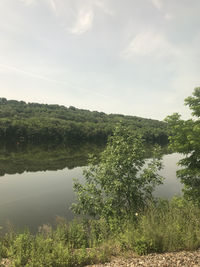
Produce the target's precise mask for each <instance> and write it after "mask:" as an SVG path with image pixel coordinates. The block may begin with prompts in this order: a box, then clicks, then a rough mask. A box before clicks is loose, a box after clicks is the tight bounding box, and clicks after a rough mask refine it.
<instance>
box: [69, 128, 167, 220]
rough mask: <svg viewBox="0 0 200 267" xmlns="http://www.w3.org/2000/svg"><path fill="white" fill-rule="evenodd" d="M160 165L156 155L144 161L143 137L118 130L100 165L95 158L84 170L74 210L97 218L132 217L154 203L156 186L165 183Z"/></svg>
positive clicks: (111, 138)
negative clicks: (160, 174)
mask: <svg viewBox="0 0 200 267" xmlns="http://www.w3.org/2000/svg"><path fill="white" fill-rule="evenodd" d="M161 166H162V165H161V161H160V160H159V159H158V158H156V157H155V156H154V157H153V159H151V160H148V161H147V160H145V150H144V144H143V142H142V139H141V138H139V137H137V136H134V135H132V134H131V133H130V132H129V131H128V130H127V129H126V128H124V127H121V126H120V127H116V129H115V131H114V134H113V136H112V137H110V139H109V141H108V144H107V147H106V149H105V150H104V151H103V152H102V154H101V156H100V160H99V162H98V164H97V161H96V159H95V158H92V159H91V162H90V165H89V168H87V169H85V171H84V176H85V179H86V182H85V184H84V185H82V184H80V183H79V182H78V181H76V182H75V184H74V190H75V192H76V193H77V203H76V204H74V205H73V206H72V209H73V210H74V211H75V212H76V213H78V214H80V213H83V214H87V215H90V216H94V217H104V218H109V217H112V218H113V217H117V218H123V217H126V216H129V217H133V216H134V214H135V212H137V211H138V210H140V209H142V208H143V207H144V206H146V205H147V204H148V202H149V201H151V200H152V192H153V190H154V188H155V186H156V185H159V184H161V183H162V177H161V176H159V175H158V173H157V172H158V170H160V169H161Z"/></svg>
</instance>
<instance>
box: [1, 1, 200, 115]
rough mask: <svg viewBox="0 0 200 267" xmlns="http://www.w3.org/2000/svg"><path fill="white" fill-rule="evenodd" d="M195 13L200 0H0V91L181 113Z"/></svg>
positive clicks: (132, 111) (121, 109) (198, 76)
mask: <svg viewBox="0 0 200 267" xmlns="http://www.w3.org/2000/svg"><path fill="white" fill-rule="evenodd" d="M199 12H200V0H0V97H6V98H8V99H17V100H24V101H26V102H39V103H55V104H62V105H65V106H75V107H78V108H84V109H90V110H98V111H103V112H106V113H122V114H129V115H136V116H141V117H147V118H155V119H164V118H165V117H166V116H167V115H170V114H171V113H173V112H180V113H181V114H183V115H184V116H187V114H188V113H187V112H188V111H187V108H186V107H184V105H183V101H184V98H185V97H187V96H189V95H191V93H192V91H193V89H194V87H197V86H200V16H199Z"/></svg>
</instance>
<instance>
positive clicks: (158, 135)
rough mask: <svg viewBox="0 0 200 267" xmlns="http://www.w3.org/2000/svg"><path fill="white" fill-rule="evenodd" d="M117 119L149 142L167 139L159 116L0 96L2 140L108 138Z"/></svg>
mask: <svg viewBox="0 0 200 267" xmlns="http://www.w3.org/2000/svg"><path fill="white" fill-rule="evenodd" d="M118 122H121V123H122V124H123V125H125V126H127V127H128V128H130V129H131V130H132V131H134V132H135V133H136V132H137V133H140V134H141V135H142V136H143V137H144V138H145V139H146V141H147V142H148V143H155V142H157V143H160V144H162V143H166V142H167V135H166V125H165V123H164V122H161V121H158V120H151V119H144V118H140V117H136V116H125V115H121V114H109V115H108V114H105V113H103V112H97V111H89V110H84V109H78V108H75V107H72V106H71V107H69V108H67V107H65V106H59V105H47V104H38V103H25V102H24V101H16V100H7V99H6V98H0V140H1V142H17V143H21V142H24V143H34V144H36V143H38V144H39V143H42V142H55V143H62V142H65V143H70V142H73V141H75V142H78V141H80V142H83V141H94V142H96V141H103V142H105V141H106V140H107V137H108V136H109V135H110V134H112V131H113V129H114V127H115V125H116V123H118Z"/></svg>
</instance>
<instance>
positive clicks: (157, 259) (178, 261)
mask: <svg viewBox="0 0 200 267" xmlns="http://www.w3.org/2000/svg"><path fill="white" fill-rule="evenodd" d="M142 266H143V267H177V266H178V267H200V250H196V251H181V252H170V253H163V254H149V255H146V256H140V257H132V258H129V259H124V258H115V259H113V260H112V261H111V262H109V263H105V264H96V265H90V266H86V267H142Z"/></svg>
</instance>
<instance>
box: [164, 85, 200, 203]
mask: <svg viewBox="0 0 200 267" xmlns="http://www.w3.org/2000/svg"><path fill="white" fill-rule="evenodd" d="M185 105H188V106H189V108H190V109H191V110H192V115H193V116H194V117H193V118H192V119H189V120H182V119H181V116H180V115H179V114H178V113H174V114H173V115H171V116H168V117H167V118H166V121H167V123H168V127H169V132H170V136H169V140H170V147H171V149H172V151H174V152H179V153H182V154H183V156H184V157H183V159H181V160H180V161H179V163H178V164H179V165H180V166H181V168H180V170H178V171H177V177H178V178H180V180H181V182H182V183H183V184H184V190H183V192H184V196H185V197H186V198H188V199H191V200H193V201H195V202H197V203H199V204H200V142H199V140H200V139H199V138H200V87H198V88H195V90H194V92H193V95H192V96H190V97H188V98H186V99H185Z"/></svg>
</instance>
